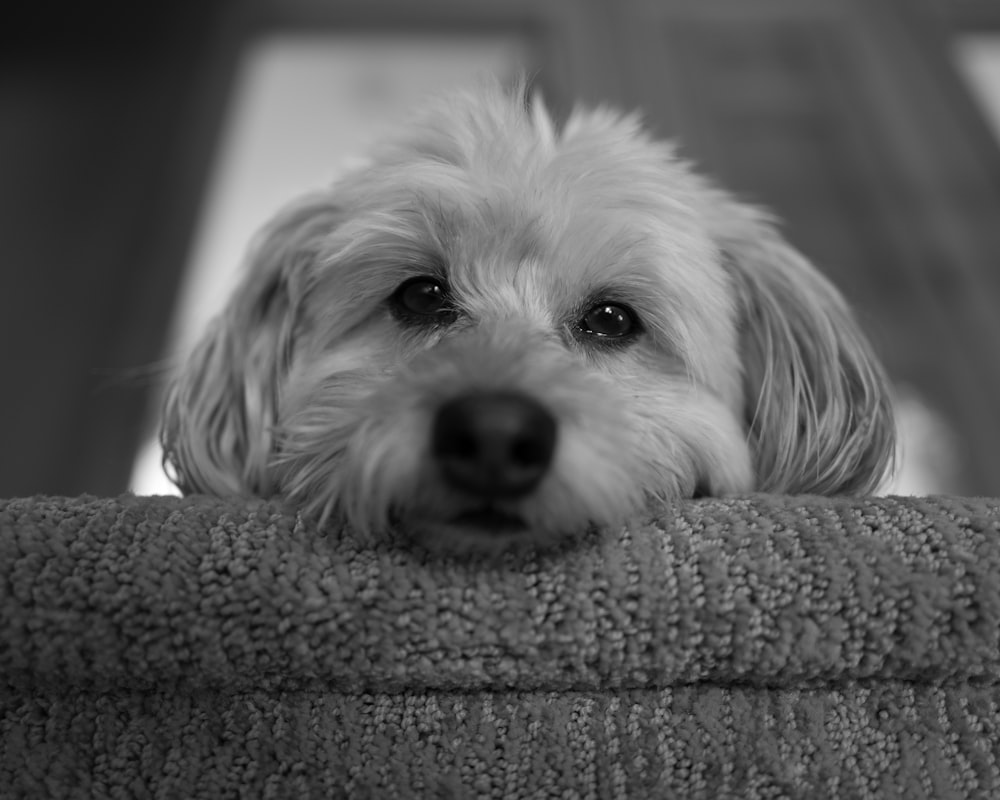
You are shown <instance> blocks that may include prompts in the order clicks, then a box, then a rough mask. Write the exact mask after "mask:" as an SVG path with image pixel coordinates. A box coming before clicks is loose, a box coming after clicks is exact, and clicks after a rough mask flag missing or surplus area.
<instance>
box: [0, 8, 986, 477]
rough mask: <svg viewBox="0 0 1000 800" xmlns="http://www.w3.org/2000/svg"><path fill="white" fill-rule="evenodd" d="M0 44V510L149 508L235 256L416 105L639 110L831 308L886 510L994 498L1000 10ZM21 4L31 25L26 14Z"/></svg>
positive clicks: (518, 18)
mask: <svg viewBox="0 0 1000 800" xmlns="http://www.w3.org/2000/svg"><path fill="white" fill-rule="evenodd" d="M18 5H19V6H22V7H21V8H19V9H18V10H17V11H16V12H14V11H6V12H3V13H4V17H5V22H4V24H3V25H0V31H2V33H0V497H10V496H16V495H28V494H35V493H48V494H68V495H75V494H79V493H83V492H87V493H93V494H100V495H113V494H117V493H120V492H122V491H124V490H126V489H127V488H129V487H131V488H132V489H134V490H135V491H138V492H141V493H159V492H165V491H170V485H169V484H168V483H166V482H165V481H164V479H163V478H162V475H161V473H160V469H159V454H158V452H157V449H156V447H155V446H154V438H153V436H154V430H155V418H156V412H157V407H158V403H159V398H160V394H159V391H160V386H161V378H162V374H163V369H164V368H165V366H166V365H168V364H169V362H170V359H171V358H173V357H175V356H176V355H178V354H182V353H183V352H184V351H185V350H186V349H187V348H188V347H190V344H191V342H192V341H193V339H194V338H195V337H196V336H197V335H198V333H199V332H200V330H201V328H202V327H203V326H204V324H205V321H206V320H207V319H208V318H209V317H210V316H211V315H212V314H213V313H215V311H217V310H218V308H219V307H220V306H221V304H222V302H223V300H224V298H225V295H226V292H227V289H228V287H229V286H230V285H231V283H232V280H233V276H234V274H235V273H236V271H237V269H238V267H239V263H240V260H241V257H242V253H243V251H244V249H245V247H246V244H247V241H248V239H249V238H250V237H251V235H252V234H253V232H254V231H255V230H256V229H257V228H258V227H259V226H260V224H261V223H262V222H264V221H265V220H266V219H267V218H268V217H269V216H270V215H271V214H272V213H273V212H274V211H275V210H276V209H278V208H279V207H280V206H282V205H283V204H284V203H286V202H287V201H288V200H290V199H292V198H293V197H295V196H297V195H299V194H301V193H303V192H306V191H309V190H312V189H317V188H322V187H324V186H326V185H328V184H329V183H330V182H331V181H332V180H334V179H335V178H336V176H337V175H338V173H339V172H340V171H341V170H343V169H344V168H345V166H346V165H348V164H350V162H351V159H353V158H357V157H358V156H359V155H360V154H361V153H362V152H363V150H364V148H365V145H366V143H367V142H369V141H370V140H371V139H372V138H373V137H374V136H376V135H377V134H378V132H379V130H381V129H382V128H384V127H385V126H387V125H391V124H392V123H393V121H394V120H396V119H398V118H399V117H400V115H401V114H405V112H406V110H407V109H408V108H412V106H413V105H414V104H416V103H419V102H420V99H421V98H422V97H423V96H424V95H425V94H426V93H427V92H429V91H438V90H440V89H443V88H446V87H448V86H453V85H456V84H459V83H463V82H468V81H470V80H473V79H474V78H475V77H476V76H477V75H479V74H481V73H484V72H491V73H497V74H500V75H501V76H510V75H512V74H514V73H515V72H517V71H520V70H525V71H527V72H528V73H529V74H530V75H531V76H533V81H534V84H535V85H536V86H537V87H539V88H540V89H541V90H542V92H543V94H544V96H545V98H546V99H547V101H548V103H549V104H550V105H551V106H553V107H554V109H555V111H556V113H557V115H563V114H565V113H566V112H567V111H568V110H569V108H570V107H571V106H572V105H573V104H574V103H575V102H576V101H584V102H588V103H595V102H605V103H610V104H612V105H615V106H619V107H623V108H629V109H631V108H641V109H642V110H643V112H644V115H645V117H646V119H647V121H648V122H649V124H650V126H651V127H652V128H653V129H654V130H655V131H656V133H658V134H659V135H662V136H666V137H676V138H677V139H679V140H680V142H681V143H682V152H684V153H685V154H686V155H687V156H689V157H690V158H692V159H694V160H695V161H697V162H698V163H699V164H700V165H701V167H702V169H703V170H704V171H706V172H708V173H710V174H712V175H714V176H716V177H717V178H718V179H719V181H720V182H721V183H723V184H724V185H725V186H727V187H729V188H730V189H733V190H735V191H737V192H738V193H739V194H740V195H742V196H743V197H744V198H746V199H749V200H753V201H756V202H759V203H762V204H765V205H767V206H770V207H771V208H773V209H774V210H775V211H776V212H777V213H778V214H779V215H780V216H781V217H783V218H784V220H785V221H786V233H787V235H788V237H789V238H790V239H791V240H792V241H793V242H794V243H795V244H796V245H798V247H800V248H801V249H802V250H803V251H805V252H806V253H807V254H808V255H809V256H810V257H811V258H812V259H813V260H814V261H815V262H816V263H817V264H818V265H820V267H821V268H822V269H823V270H824V271H825V272H826V273H827V275H829V276H830V278H831V279H832V280H833V281H834V282H835V283H836V284H837V285H838V286H839V287H840V288H841V289H842V291H843V292H844V294H845V295H846V296H847V297H848V299H849V300H850V302H851V303H852V304H853V305H854V307H855V308H856V309H857V311H858V315H859V317H860V319H861V321H862V324H863V326H864V327H865V329H866V330H867V332H868V334H869V336H870V337H871V339H872V340H873V342H874V344H875V347H876V349H877V350H878V352H879V353H880V355H881V356H882V358H883V359H884V361H885V363H886V364H887V366H888V369H889V372H890V374H891V376H892V378H893V380H894V383H895V385H896V387H897V393H898V396H899V402H900V407H901V410H902V414H901V427H902V429H903V444H904V447H905V451H904V453H903V471H902V475H901V476H900V478H899V479H898V480H897V482H896V483H895V484H893V485H892V486H889V487H887V489H886V490H887V491H893V492H905V493H916V494H923V493H933V492H956V493H961V494H983V495H1000V147H998V137H1000V2H996V0H243V1H242V2H239V1H238V0H201V2H198V3H193V2H192V3H188V2H178V3H160V4H137V3H116V2H111V3H104V4H101V5H99V6H97V5H95V4H76V3H68V2H54V3H48V4H18ZM27 6H30V8H25V7H27Z"/></svg>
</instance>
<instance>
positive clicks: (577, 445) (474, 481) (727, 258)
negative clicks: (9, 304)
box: [162, 86, 894, 551]
mask: <svg viewBox="0 0 1000 800" xmlns="http://www.w3.org/2000/svg"><path fill="white" fill-rule="evenodd" d="M888 398H889V391H888V386H887V382H886V379H885V376H884V374H883V371H882V369H881V367H880V366H879V364H878V362H877V361H876V359H875V358H874V357H873V355H872V351H871V349H870V347H869V345H868V343H867V342H866V340H865V338H864V336H863V335H862V333H861V331H860V330H859V328H858V326H857V324H856V323H855V321H854V319H853V318H852V316H851V314H850V312H849V310H848V308H847V307H846V305H845V304H844V302H843V300H842V298H841V296H840V295H839V294H838V292H837V291H836V290H835V289H834V288H833V286H832V285H831V284H830V283H829V282H828V281H827V280H826V279H824V278H823V276H821V275H820V274H819V273H818V272H817V271H816V270H815V269H814V268H813V267H812V266H811V265H810V264H809V262H808V261H807V260H806V259H805V258H803V257H802V256H801V255H800V254H799V253H797V252H796V251H795V250H793V249H792V248H791V247H790V246H789V245H788V244H787V243H786V242H785V241H783V239H782V238H781V237H780V235H779V234H778V233H777V232H776V230H775V228H774V226H773V225H772V223H771V221H770V219H769V218H768V217H767V216H766V215H765V214H763V213H761V212H760V211H759V210H757V209H755V208H752V207H749V206H747V205H744V204H742V203H740V202H737V201H736V200H735V199H734V198H733V197H731V196H730V195H729V194H727V193H725V192H723V191H721V190H719V189H717V188H716V187H714V186H713V185H712V184H711V183H709V182H708V181H706V180H705V179H704V178H702V177H700V176H699V175H697V174H695V173H694V172H693V171H692V170H691V168H690V167H689V166H688V165H687V164H685V163H683V162H682V161H680V160H678V158H677V157H675V155H674V153H673V151H672V149H671V147H670V146H668V145H666V144H663V143H660V142H656V141H653V140H651V139H650V138H649V137H648V136H647V135H646V134H645V133H644V132H643V131H642V130H641V128H640V125H639V123H638V122H637V120H636V119H635V118H634V117H631V116H622V115H619V114H616V113H612V112H610V111H607V110H598V111H577V112H575V113H574V114H573V115H571V117H570V118H569V120H568V121H567V122H566V124H565V126H564V127H562V129H557V127H556V126H555V125H554V123H553V122H552V120H551V119H550V118H549V116H548V115H547V112H546V111H545V110H544V109H543V108H542V107H541V105H540V104H539V103H534V104H531V103H527V102H525V100H524V94H523V90H522V89H520V88H519V89H517V90H515V91H514V92H510V93H508V92H505V91H503V90H501V89H500V88H499V87H496V86H489V87H484V88H481V89H480V90H479V91H477V92H475V93H464V94H457V95H453V96H450V97H448V98H445V99H443V100H442V101H441V102H440V103H439V104H437V105H434V106H433V107H432V108H430V109H428V110H426V111H425V112H424V113H423V114H422V115H420V116H419V117H418V118H417V119H416V120H415V121H413V122H412V123H411V124H410V125H409V126H408V127H406V128H405V129H404V130H402V131H400V133H399V134H398V136H396V137H395V138H393V139H391V140H390V141H387V142H385V143H384V144H383V145H381V146H380V147H377V148H376V149H375V151H374V152H373V153H372V157H371V161H370V163H369V164H368V165H366V166H365V167H363V168H360V169H358V170H356V171H355V172H353V173H352V174H350V175H348V176H347V177H345V178H344V179H342V180H341V181H339V182H338V183H337V185H335V186H334V187H333V188H332V189H330V191H329V192H325V193H323V194H320V195H317V196H314V197H310V198H307V199H305V200H303V201H302V202H300V203H299V204H297V205H296V206H294V207H292V208H290V209H289V210H287V211H286V212H285V213H283V214H282V215H280V216H279V217H278V219H277V220H275V221H274V222H273V223H272V224H271V225H270V226H269V227H268V228H267V229H266V230H264V231H263V233H262V234H261V236H260V239H259V241H258V242H257V243H256V246H255V248H254V249H253V253H252V255H251V257H250V263H249V268H248V269H247V271H246V273H245V275H244V277H243V282H242V284H241V286H240V287H239V288H238V290H237V291H236V293H235V295H234V296H233V298H232V299H231V300H230V302H229V304H228V306H227V308H226V309H225V311H224V313H223V314H222V315H221V316H220V317H219V318H217V319H216V320H215V321H214V323H213V325H212V326H211V328H210V330H209V331H208V333H207V335H206V336H205V337H204V339H203V340H202V341H201V343H200V344H199V346H198V347H197V348H196V350H195V351H194V353H193V355H192V356H191V358H190V359H189V361H188V362H187V364H186V365H185V366H184V367H183V369H182V370H181V372H180V373H179V375H178V376H177V378H176V380H175V381H174V383H173V385H172V386H171V388H170V392H169V395H168V398H167V403H166V409H165V420H164V424H163V431H162V441H163V445H164V449H165V453H166V461H167V462H168V466H169V467H170V468H171V471H172V472H173V473H174V475H173V477H174V480H175V481H176V482H177V484H178V485H179V486H180V487H181V488H182V489H183V490H184V491H185V492H205V493H210V494H215V495H244V496H246V495H255V496H262V497H270V496H277V497H280V498H283V499H285V500H287V501H289V502H291V503H293V504H295V505H298V506H300V507H301V508H302V509H304V510H305V511H306V512H307V513H310V514H312V515H315V516H316V517H318V518H321V519H323V520H326V519H328V518H330V517H331V516H333V517H335V518H340V519H343V520H345V521H346V522H347V523H348V524H350V525H352V526H353V527H354V528H355V529H356V530H357V531H358V532H359V533H361V534H362V535H366V536H371V537H374V536H377V535H379V534H380V533H383V532H385V531H386V530H388V529H389V528H390V527H391V526H392V525H393V524H395V523H398V525H397V526H396V527H397V528H398V530H399V531H402V532H404V533H406V534H408V535H411V536H413V537H415V538H416V539H417V540H418V541H420V542H422V543H423V544H424V545H427V546H430V547H437V548H445V549H450V550H453V551H454V550H476V549H489V550H496V549H503V548H507V547H510V546H516V545H518V544H521V543H529V544H531V545H533V546H537V545H545V544H551V543H553V542H554V541H557V540H560V539H562V538H564V537H566V536H572V535H574V534H579V533H582V532H583V531H585V530H587V529H588V528H590V527H591V526H593V525H597V526H610V525H619V524H622V523H623V522H624V521H626V520H627V519H628V518H629V517H630V516H631V515H632V514H634V513H636V512H638V511H641V510H642V509H643V508H644V507H646V506H647V504H648V503H649V502H650V501H652V500H657V499H659V500H671V499H675V498H685V497H692V496H703V495H727V494H733V493H742V492H750V491H764V492H783V493H816V494H823V495H833V494H843V493H846V494H855V493H864V492H868V491H871V490H873V488H874V487H875V486H876V485H877V484H878V483H879V482H880V480H881V479H882V477H883V475H884V473H885V472H886V470H887V467H888V466H889V464H890V462H891V460H892V456H893V451H894V441H893V440H894V425H893V421H892V414H891V409H890V405H889V400H888Z"/></svg>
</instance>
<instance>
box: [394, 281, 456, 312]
mask: <svg viewBox="0 0 1000 800" xmlns="http://www.w3.org/2000/svg"><path fill="white" fill-rule="evenodd" d="M391 299H392V304H393V307H394V309H395V310H396V312H397V313H399V314H402V315H404V316H409V317H433V318H440V317H445V316H452V315H454V313H455V306H454V305H453V304H452V302H451V298H450V297H449V296H448V290H447V288H446V287H445V285H444V284H443V283H442V282H441V281H439V280H438V279H437V278H428V277H423V276H421V277H418V278H410V279H409V280H408V281H404V282H403V283H402V284H400V286H399V288H398V289H396V291H395V292H393V295H392V298H391Z"/></svg>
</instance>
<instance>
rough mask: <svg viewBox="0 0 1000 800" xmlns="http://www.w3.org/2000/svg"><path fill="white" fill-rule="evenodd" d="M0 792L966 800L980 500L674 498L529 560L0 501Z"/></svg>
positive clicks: (985, 535) (990, 732)
mask: <svg viewBox="0 0 1000 800" xmlns="http://www.w3.org/2000/svg"><path fill="white" fill-rule="evenodd" d="M0 614H2V616H0V676H2V680H0V737H2V738H0V795H2V796H4V797H7V796H8V795H9V796H22V795H23V796H32V797H37V796H42V797H45V796H52V797H63V796H79V797H94V796H96V797H128V798H132V797H137V798H138V797H179V798H200V797H204V798H213V799H214V798H224V797H295V798H299V797H313V796H315V797H406V798H409V797H429V798H440V797H457V798H464V797H496V798H520V797H525V798H527V797H579V798H615V797H635V798H656V797H672V796H676V797H694V798H697V797H705V798H719V797H747V798H755V797H801V798H820V797H880V798H881V797H901V798H919V797H930V798H949V797H998V796H1000V766H998V765H1000V738H998V736H1000V733H998V731H1000V501H997V500H975V499H961V498H921V499H915V498H907V499H875V500H866V501H847V500H826V499H820V498H811V497H797V498H796V497H792V498H788V497H751V498H746V499H734V500H710V501H698V502H686V503H680V504H678V505H676V506H671V507H669V508H664V509H662V510H660V511H659V512H657V513H656V515H655V516H653V517H651V518H650V519H648V520H645V521H642V522H638V523H636V524H635V525H634V526H633V527H632V528H631V529H630V530H627V531H623V532H621V533H620V534H617V535H611V534H607V533H605V534H598V533H593V534H591V535H590V536H589V537H588V538H586V539H585V540H584V541H583V542H581V543H580V544H579V545H578V546H576V547H573V548H567V549H565V550H563V551H561V552H558V553H552V554H547V555H544V556H541V557H536V558H529V557H508V558H505V559H503V560H500V561H497V562H475V561H473V562H469V561H458V560H451V559H446V558H440V557H434V556H429V555H427V554H425V553H422V552H420V551H418V550H415V549H414V548H412V547H409V546H407V543H406V542H405V540H400V541H395V542H386V543H383V544H379V545H376V546H373V547H366V546H364V545H363V544H362V543H360V542H358V541H356V540H355V539H353V538H352V537H351V536H350V534H349V533H347V532H341V531H326V532H320V531H317V530H316V529H315V528H314V527H312V526H311V525H310V524H309V523H307V522H305V521H303V520H301V519H298V518H296V517H295V516H294V515H290V514H288V513H286V512H284V511H282V509H280V508H279V507H277V506H273V505H269V504H265V503H259V502H253V503H240V502H228V501H219V500H211V499H206V498H191V499H186V500H179V499H175V498H133V497H122V498H118V499H94V498H79V499H62V498H30V499H23V500H13V501H6V502H0Z"/></svg>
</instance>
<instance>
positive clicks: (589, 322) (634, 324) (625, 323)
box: [579, 303, 639, 339]
mask: <svg viewBox="0 0 1000 800" xmlns="http://www.w3.org/2000/svg"><path fill="white" fill-rule="evenodd" d="M579 325H580V330H581V331H583V332H584V333H587V334H590V335H591V336H597V337H600V338H602V339H621V338H623V337H626V336H630V335H631V334H634V333H636V332H637V331H638V328H639V322H638V320H637V319H636V316H635V312H634V311H632V309H631V308H629V307H628V306H625V305H621V304H619V303H598V304H597V305H595V306H594V307H593V308H591V309H590V310H589V311H588V312H587V313H586V314H584V315H583V318H582V319H581V320H580V323H579Z"/></svg>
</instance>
